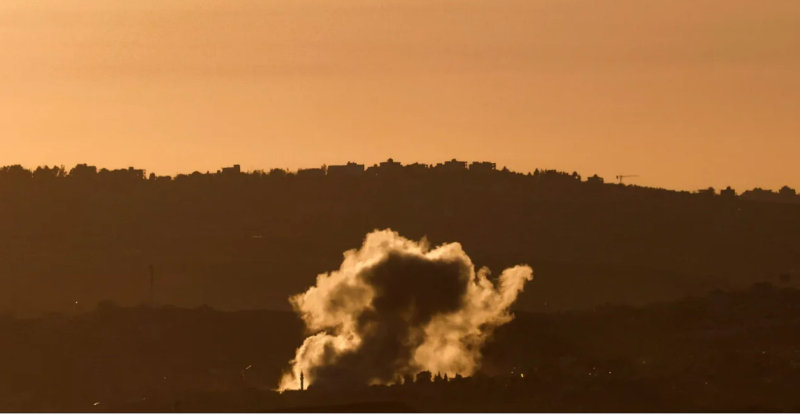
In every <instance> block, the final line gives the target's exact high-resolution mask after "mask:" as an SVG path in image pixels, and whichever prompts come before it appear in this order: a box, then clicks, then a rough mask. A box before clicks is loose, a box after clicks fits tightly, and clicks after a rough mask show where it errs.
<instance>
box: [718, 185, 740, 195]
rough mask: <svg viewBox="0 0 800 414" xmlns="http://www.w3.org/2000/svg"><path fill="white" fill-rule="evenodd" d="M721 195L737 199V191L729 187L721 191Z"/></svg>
mask: <svg viewBox="0 0 800 414" xmlns="http://www.w3.org/2000/svg"><path fill="white" fill-rule="evenodd" d="M719 195H721V196H723V197H725V198H736V190H734V189H733V188H731V187H730V186H728V187H727V188H725V189H723V190H720V192H719Z"/></svg>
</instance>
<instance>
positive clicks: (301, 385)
mask: <svg viewBox="0 0 800 414" xmlns="http://www.w3.org/2000/svg"><path fill="white" fill-rule="evenodd" d="M304 380H305V376H304V375H303V371H300V391H303V390H305V384H304V383H303V381H304Z"/></svg>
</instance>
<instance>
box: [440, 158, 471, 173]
mask: <svg viewBox="0 0 800 414" xmlns="http://www.w3.org/2000/svg"><path fill="white" fill-rule="evenodd" d="M436 169H438V170H441V171H448V172H456V171H466V169H467V162H466V161H458V160H456V159H455V158H453V159H452V160H450V161H445V162H444V164H437V165H436Z"/></svg>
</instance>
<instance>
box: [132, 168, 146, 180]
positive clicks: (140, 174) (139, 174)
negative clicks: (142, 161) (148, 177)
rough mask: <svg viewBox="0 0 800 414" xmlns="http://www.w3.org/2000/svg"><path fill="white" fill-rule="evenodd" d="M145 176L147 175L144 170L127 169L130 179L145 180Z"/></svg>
mask: <svg viewBox="0 0 800 414" xmlns="http://www.w3.org/2000/svg"><path fill="white" fill-rule="evenodd" d="M145 174H147V172H146V171H145V170H137V169H135V168H133V167H128V175H129V176H130V177H131V178H135V179H137V180H144V179H145Z"/></svg>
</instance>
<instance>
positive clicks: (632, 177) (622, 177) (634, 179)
mask: <svg viewBox="0 0 800 414" xmlns="http://www.w3.org/2000/svg"><path fill="white" fill-rule="evenodd" d="M387 163H389V164H391V163H396V164H397V165H398V166H402V167H412V168H413V167H417V166H420V167H425V168H427V169H428V170H431V171H433V170H434V169H435V168H441V167H443V166H445V167H446V166H447V164H450V163H465V164H464V169H465V170H468V171H472V172H475V171H476V170H478V171H479V172H486V169H485V168H488V167H487V165H491V170H492V171H496V172H505V173H512V174H515V175H528V176H530V175H538V174H539V173H540V172H541V173H545V172H555V173H559V174H570V173H568V172H565V171H560V170H556V169H545V168H538V167H534V168H533V169H530V170H521V171H515V170H510V169H508V168H507V167H499V166H497V164H496V163H494V162H491V161H486V160H483V161H462V160H457V159H455V158H452V159H450V160H445V161H442V162H438V163H432V164H425V163H420V162H413V163H410V164H409V163H406V164H403V163H402V162H400V161H395V160H394V159H393V158H388V159H387V160H386V161H384V162H380V163H376V164H373V165H371V166H370V165H367V164H359V163H358V162H353V161H348V162H347V163H346V164H339V165H337V164H322V165H320V166H318V167H304V168H298V169H295V170H289V169H285V168H280V167H271V168H266V169H264V168H255V169H250V170H245V169H242V168H241V165H240V164H232V165H229V166H222V167H220V168H219V169H217V170H215V171H210V170H207V171H206V172H202V171H199V170H194V171H192V172H182V173H175V174H174V175H158V174H155V173H152V172H148V171H147V170H146V169H140V168H137V167H135V166H125V167H121V168H113V169H109V168H105V167H97V166H96V165H92V164H87V163H78V164H76V165H75V167H88V168H89V169H93V170H94V172H95V173H107V172H113V173H125V172H131V173H136V174H138V173H139V172H141V173H142V175H143V179H148V180H153V179H155V178H170V179H172V180H175V179H176V178H179V177H187V176H191V175H193V174H211V175H216V174H221V173H222V174H225V173H231V172H234V171H235V172H236V173H241V174H246V175H267V174H269V173H271V172H272V173H275V172H282V173H284V174H286V175H295V176H296V175H297V174H298V173H301V172H304V173H314V172H317V171H319V170H323V171H325V174H324V175H326V176H330V175H331V174H330V173H328V171H327V169H328V167H335V168H339V169H340V172H339V174H341V175H350V176H352V175H364V176H376V175H380V174H381V173H382V172H383V173H385V172H386V171H382V169H381V168H380V167H381V166H383V165H385V164H387ZM350 166H358V167H361V168H362V171H361V172H357V173H356V174H353V172H352V171H349V172H348V171H346V170H348V169H349V168H348V167H350ZM75 167H73V168H71V169H67V168H66V166H65V165H63V164H61V165H53V166H52V167H51V166H50V165H37V166H35V167H26V166H23V165H20V164H10V165H5V166H0V177H2V174H3V173H4V172H7V171H8V170H9V169H12V168H14V169H16V168H20V169H21V170H22V171H24V173H25V174H30V175H31V177H33V173H34V172H36V171H37V170H45V171H44V173H46V174H52V175H54V176H55V177H56V178H64V177H66V176H68V175H69V172H70V171H73V170H75ZM476 167H477V168H476ZM51 170H52V171H51ZM59 170H61V171H59ZM370 170H372V171H370ZM384 170H385V169H384ZM22 171H21V172H22ZM409 171H410V169H409V168H406V172H409ZM417 171H418V170H417ZM370 172H371V173H370ZM450 172H453V171H452V170H451V171H450ZM9 175H10V174H9ZM571 175H577V176H578V177H583V176H582V175H581V174H579V173H578V172H577V171H573V172H572V173H571ZM20 177H22V176H19V177H18V178H20ZM643 178H644V179H646V177H643V176H642V175H640V174H619V175H616V176H614V177H612V178H611V179H606V178H605V177H600V176H598V175H597V174H593V175H592V176H585V179H584V181H589V180H591V179H594V180H597V179H599V180H601V181H602V182H604V183H606V184H625V185H627V186H632V187H641V188H651V189H658V190H668V191H674V192H682V193H685V192H690V193H698V192H699V193H703V192H708V190H709V189H714V190H715V191H716V192H717V193H719V192H720V191H721V190H728V191H730V190H734V191H736V189H735V188H732V187H731V186H730V185H728V186H725V187H721V188H714V187H713V186H709V187H702V188H697V189H672V188H664V187H654V186H649V185H647V184H646V183H642V182H641V181H642V179H643ZM782 191H783V192H786V193H785V194H782V195H796V194H797V193H796V190H795V189H794V188H792V187H790V185H788V184H786V185H782V186H780V187H779V188H774V189H772V188H764V187H763V186H756V187H753V188H752V189H746V190H745V192H751V193H756V194H755V195H754V196H753V197H752V199H761V200H764V199H765V195H766V197H769V195H770V194H769V193H776V194H778V193H781V192H782ZM741 194H743V193H741ZM741 194H740V193H738V192H737V193H736V195H741ZM746 197H747V196H746ZM774 201H781V200H780V199H779V198H775V199H774Z"/></svg>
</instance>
